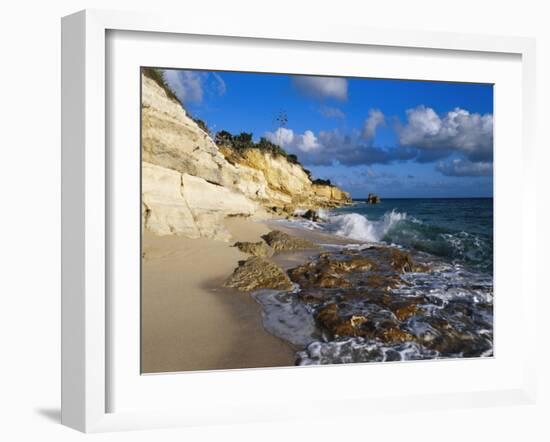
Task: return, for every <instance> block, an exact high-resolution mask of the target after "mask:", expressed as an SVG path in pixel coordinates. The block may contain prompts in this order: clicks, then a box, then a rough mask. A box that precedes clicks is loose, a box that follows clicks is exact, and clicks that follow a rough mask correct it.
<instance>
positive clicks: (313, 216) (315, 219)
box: [302, 209, 321, 222]
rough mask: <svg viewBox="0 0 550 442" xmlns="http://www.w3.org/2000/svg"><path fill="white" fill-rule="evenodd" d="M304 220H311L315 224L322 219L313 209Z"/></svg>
mask: <svg viewBox="0 0 550 442" xmlns="http://www.w3.org/2000/svg"><path fill="white" fill-rule="evenodd" d="M302 218H305V219H309V220H310V221H313V222H318V221H321V218H320V217H319V215H318V214H317V212H316V211H315V210H311V209H309V210H307V211H306V213H304V214H303V215H302Z"/></svg>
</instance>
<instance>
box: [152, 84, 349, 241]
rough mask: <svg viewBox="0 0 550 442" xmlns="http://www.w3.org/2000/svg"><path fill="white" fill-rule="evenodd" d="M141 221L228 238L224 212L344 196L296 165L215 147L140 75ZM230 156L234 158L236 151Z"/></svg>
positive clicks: (162, 231)
mask: <svg viewBox="0 0 550 442" xmlns="http://www.w3.org/2000/svg"><path fill="white" fill-rule="evenodd" d="M141 111H142V114H141V117H142V171H143V173H142V187H143V201H142V217H143V227H144V228H145V229H147V230H151V231H153V232H154V233H156V234H159V235H167V234H178V235H184V236H188V237H190V238H197V237H211V238H216V239H224V240H226V239H228V238H229V234H228V233H227V232H226V231H225V229H224V228H223V227H222V220H223V218H224V217H227V216H234V215H242V216H250V215H253V214H255V213H258V211H259V210H260V209H262V208H268V209H269V210H270V211H272V210H273V209H274V208H276V209H277V210H279V211H281V212H282V213H289V212H290V211H293V210H294V208H296V207H304V208H315V207H331V206H337V205H341V204H343V203H346V202H347V201H348V200H349V197H348V195H347V194H346V193H345V192H342V191H341V190H339V189H337V188H335V187H332V186H321V185H313V184H312V182H311V180H310V178H309V175H308V174H307V173H306V172H305V171H304V169H303V168H302V167H301V166H300V165H299V164H294V163H292V162H290V161H287V158H286V157H284V156H282V155H273V154H271V153H269V152H263V151H260V150H258V149H250V150H247V151H245V152H241V153H240V154H239V155H234V154H231V153H230V152H227V151H226V150H224V149H223V148H222V149H220V148H219V147H218V146H217V145H216V144H215V143H214V141H213V140H212V138H211V137H210V135H209V134H208V133H207V132H205V131H204V130H203V129H201V127H199V125H198V124H197V123H196V122H195V121H194V120H193V119H192V118H191V117H190V116H189V115H187V113H186V111H185V110H184V109H183V108H182V106H181V105H180V103H178V102H177V100H175V99H174V98H173V97H170V96H169V95H168V94H167V92H166V91H165V89H164V88H163V87H162V86H161V85H160V84H159V83H157V82H156V81H155V80H153V79H151V78H149V77H148V76H146V75H142V107H141ZM237 157H238V158H237Z"/></svg>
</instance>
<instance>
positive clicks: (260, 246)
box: [233, 241, 273, 258]
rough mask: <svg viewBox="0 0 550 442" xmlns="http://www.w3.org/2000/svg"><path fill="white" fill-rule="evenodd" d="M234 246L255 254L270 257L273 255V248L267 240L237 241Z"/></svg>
mask: <svg viewBox="0 0 550 442" xmlns="http://www.w3.org/2000/svg"><path fill="white" fill-rule="evenodd" d="M233 247H237V248H238V249H239V250H240V251H241V252H243V253H248V254H249V255H253V256H260V257H268V258H269V257H270V256H273V249H272V248H271V247H269V246H268V245H267V244H266V243H265V242H263V241H258V242H241V241H239V242H236V243H235V244H233Z"/></svg>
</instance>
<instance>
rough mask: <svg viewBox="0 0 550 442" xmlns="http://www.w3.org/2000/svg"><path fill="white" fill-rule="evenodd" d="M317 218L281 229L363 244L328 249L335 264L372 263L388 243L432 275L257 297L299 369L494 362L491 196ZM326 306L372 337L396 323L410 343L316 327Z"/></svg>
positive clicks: (358, 277)
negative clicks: (409, 309)
mask: <svg viewBox="0 0 550 442" xmlns="http://www.w3.org/2000/svg"><path fill="white" fill-rule="evenodd" d="M298 214H299V212H298ZM318 215H319V217H320V220H319V221H318V222H312V221H309V220H306V219H303V218H296V219H295V220H291V221H288V220H281V221H280V222H281V223H282V224H287V225H292V226H295V227H301V228H306V229H311V230H318V231H324V232H328V233H331V234H333V235H337V236H340V237H345V238H348V239H351V240H354V241H357V243H356V244H348V245H345V246H342V245H338V244H336V243H335V244H324V246H325V250H326V251H328V252H329V255H330V258H329V259H335V260H339V259H347V258H346V256H348V255H349V254H350V253H352V252H353V253H354V254H356V255H357V254H358V255H360V256H362V257H364V258H370V259H374V260H376V259H379V258H380V250H381V249H380V248H379V247H378V246H380V245H384V246H387V247H390V248H396V249H399V250H401V251H405V252H407V253H408V254H410V255H411V256H412V258H413V259H414V261H415V262H417V263H421V264H423V265H426V266H427V267H428V268H429V269H430V270H429V271H427V272H421V271H418V272H416V271H412V272H408V273H404V274H402V275H400V281H401V282H400V283H399V284H398V285H397V286H396V287H391V288H384V289H381V290H380V289H376V288H373V287H372V286H369V285H368V283H367V282H365V281H368V280H369V277H375V276H376V275H374V274H373V272H363V273H364V274H361V273H356V274H353V275H351V276H350V280H351V281H352V282H353V287H352V288H336V289H335V288H315V290H313V291H312V290H308V289H307V288H302V287H300V286H299V285H295V287H294V289H293V290H292V291H289V292H278V291H273V290H261V291H258V292H256V293H254V294H253V296H254V298H255V299H256V300H257V302H258V303H259V304H260V305H261V306H262V308H263V322H264V327H265V328H266V330H267V331H268V332H270V333H272V334H274V335H276V336H278V337H280V338H282V339H284V340H286V341H288V342H289V343H290V344H292V345H293V346H294V347H297V348H298V349H299V350H298V351H297V354H296V361H297V364H299V365H312V364H335V363H352V362H385V361H398V360H419V359H436V358H457V357H458V358H460V357H487V356H492V355H493V200H492V199H491V198H475V199H474V198H472V199H385V200H383V201H382V202H381V203H380V204H377V205H369V204H367V203H366V202H365V201H362V200H356V201H354V203H353V205H351V206H347V207H344V208H339V209H334V210H319V211H318ZM319 259H321V258H319ZM382 273H383V272H382ZM379 274H380V272H379ZM377 290H378V292H377ZM357 293H360V296H357ZM361 293H362V294H361ZM312 299H313V300H312ZM380 299H383V302H380ZM411 303H416V307H415V309H416V310H415V313H414V314H411V315H407V316H406V317H400V318H398V317H397V316H396V315H395V310H392V308H391V305H392V304H395V305H396V304H401V305H409V306H410V305H411ZM328 305H337V306H338V310H339V312H340V314H341V315H343V316H342V317H344V318H353V317H355V318H363V319H361V320H362V321H364V320H365V321H367V325H368V326H369V327H370V328H371V329H372V330H378V329H380V327H385V326H386V325H387V324H388V323H391V324H393V325H392V327H394V329H398V330H399V332H403V333H406V336H408V337H409V338H407V339H404V340H403V339H402V340H401V341H391V342H388V340H387V339H386V340H384V339H382V340H381V339H379V338H377V337H376V336H375V337H372V335H370V337H365V336H337V335H336V336H334V335H331V334H330V333H327V330H326V329H324V328H323V327H322V326H321V325H320V324H319V323H318V322H317V321H316V320H315V318H316V317H318V314H319V312H320V311H322V310H323V308H326V307H327V306H328Z"/></svg>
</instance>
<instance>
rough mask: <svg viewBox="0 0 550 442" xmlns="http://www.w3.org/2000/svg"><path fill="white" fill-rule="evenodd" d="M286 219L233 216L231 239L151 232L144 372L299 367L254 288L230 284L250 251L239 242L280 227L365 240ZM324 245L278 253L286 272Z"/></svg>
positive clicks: (322, 240)
mask: <svg viewBox="0 0 550 442" xmlns="http://www.w3.org/2000/svg"><path fill="white" fill-rule="evenodd" d="M279 219H280V218H268V219H249V218H240V217H235V218H227V219H226V220H225V221H224V225H225V227H226V228H227V230H228V231H229V233H230V234H231V237H232V239H231V241H229V242H222V241H218V240H213V239H206V238H198V239H189V238H184V237H182V236H175V235H167V236H158V235H155V234H153V233H150V232H146V233H144V234H143V253H144V257H143V258H142V299H141V302H142V316H141V320H142V344H141V367H142V373H146V374H153V373H166V372H178V371H199V370H200V371H204V370H224V369H239V368H251V367H253V368H261V367H286V366H295V358H296V351H297V350H298V349H297V348H295V347H294V346H293V345H292V344H290V343H289V342H287V341H284V340H283V339H281V338H279V337H277V336H274V335H272V334H271V333H269V332H268V331H266V330H265V328H264V325H263V316H262V315H263V310H262V307H261V305H260V304H259V303H258V302H257V301H256V300H255V299H254V297H253V296H252V295H251V293H247V292H240V291H238V290H236V289H232V288H228V287H223V283H224V281H225V280H226V279H227V278H228V277H229V276H230V275H231V273H232V272H233V270H234V269H235V268H236V267H237V266H238V263H239V261H241V260H246V259H247V258H249V257H250V255H248V254H246V253H242V252H240V251H239V250H238V249H237V248H235V247H233V246H232V245H233V244H234V243H235V242H237V241H250V242H257V241H262V239H261V235H263V234H266V233H269V232H270V231H272V230H280V231H282V232H284V233H288V234H290V235H293V236H297V237H301V238H304V239H307V240H309V241H312V242H315V243H317V244H327V243H330V244H341V245H345V244H357V243H361V241H355V240H349V239H346V238H344V237H338V236H336V235H332V234H329V233H325V232H318V231H311V230H308V229H305V228H301V227H299V226H292V227H290V226H288V225H284V224H281V223H278V222H277V221H278V220H279ZM322 251H323V250H322V249H321V250H318V249H310V250H296V251H291V252H282V253H278V254H275V255H274V256H273V257H271V260H272V261H273V262H274V263H275V264H277V265H278V266H280V267H281V268H282V269H284V270H285V271H286V270H288V269H290V268H293V267H297V266H299V265H301V264H304V263H306V262H308V261H310V260H311V259H312V258H314V257H315V256H317V255H319V253H321V252H322Z"/></svg>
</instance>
